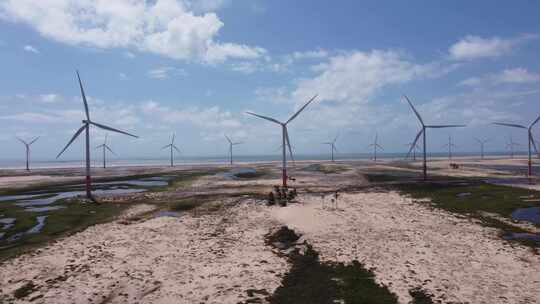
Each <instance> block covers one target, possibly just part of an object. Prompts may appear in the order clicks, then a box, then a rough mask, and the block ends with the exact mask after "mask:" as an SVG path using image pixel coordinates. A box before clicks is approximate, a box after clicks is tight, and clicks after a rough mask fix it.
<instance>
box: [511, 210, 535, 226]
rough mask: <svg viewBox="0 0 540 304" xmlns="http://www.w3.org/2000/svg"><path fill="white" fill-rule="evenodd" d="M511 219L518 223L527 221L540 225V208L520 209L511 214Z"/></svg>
mask: <svg viewBox="0 0 540 304" xmlns="http://www.w3.org/2000/svg"><path fill="white" fill-rule="evenodd" d="M512 218H513V219H515V220H518V221H527V222H531V223H534V224H540V207H530V208H520V209H517V210H515V211H514V212H512Z"/></svg>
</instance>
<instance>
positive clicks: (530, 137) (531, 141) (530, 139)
mask: <svg viewBox="0 0 540 304" xmlns="http://www.w3.org/2000/svg"><path fill="white" fill-rule="evenodd" d="M539 120H540V115H539V116H538V117H537V118H536V119H535V120H534V121H533V122H532V123H531V124H530V125H529V126H528V127H526V126H524V125H518V124H511V123H504V122H494V123H493V124H495V125H500V126H505V127H511V128H520V129H525V130H527V138H528V139H527V141H528V143H529V170H528V173H529V176H531V175H532V148H534V151H536V153H538V149H537V148H536V143H535V142H534V137H533V134H532V128H533V127H534V125H535V124H536V123H537V122H538V121H539Z"/></svg>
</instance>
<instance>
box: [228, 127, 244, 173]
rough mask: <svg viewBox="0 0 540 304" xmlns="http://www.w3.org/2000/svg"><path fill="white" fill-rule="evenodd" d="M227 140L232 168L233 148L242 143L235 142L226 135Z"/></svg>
mask: <svg viewBox="0 0 540 304" xmlns="http://www.w3.org/2000/svg"><path fill="white" fill-rule="evenodd" d="M225 138H227V141H228V142H229V157H230V162H231V166H232V164H233V157H232V148H233V146H236V145H240V144H242V142H233V141H232V140H231V139H230V138H229V136H227V135H225Z"/></svg>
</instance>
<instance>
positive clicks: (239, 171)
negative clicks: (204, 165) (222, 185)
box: [216, 167, 257, 178]
mask: <svg viewBox="0 0 540 304" xmlns="http://www.w3.org/2000/svg"><path fill="white" fill-rule="evenodd" d="M256 173H257V170H256V169H255V168H249V167H246V168H233V169H231V170H230V171H229V172H220V173H216V175H218V176H223V177H228V178H239V177H242V175H249V174H256Z"/></svg>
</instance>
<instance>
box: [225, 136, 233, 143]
mask: <svg viewBox="0 0 540 304" xmlns="http://www.w3.org/2000/svg"><path fill="white" fill-rule="evenodd" d="M225 138H227V141H228V142H229V143H230V144H231V145H232V144H233V142H232V140H231V139H230V138H229V136H227V135H225Z"/></svg>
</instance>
